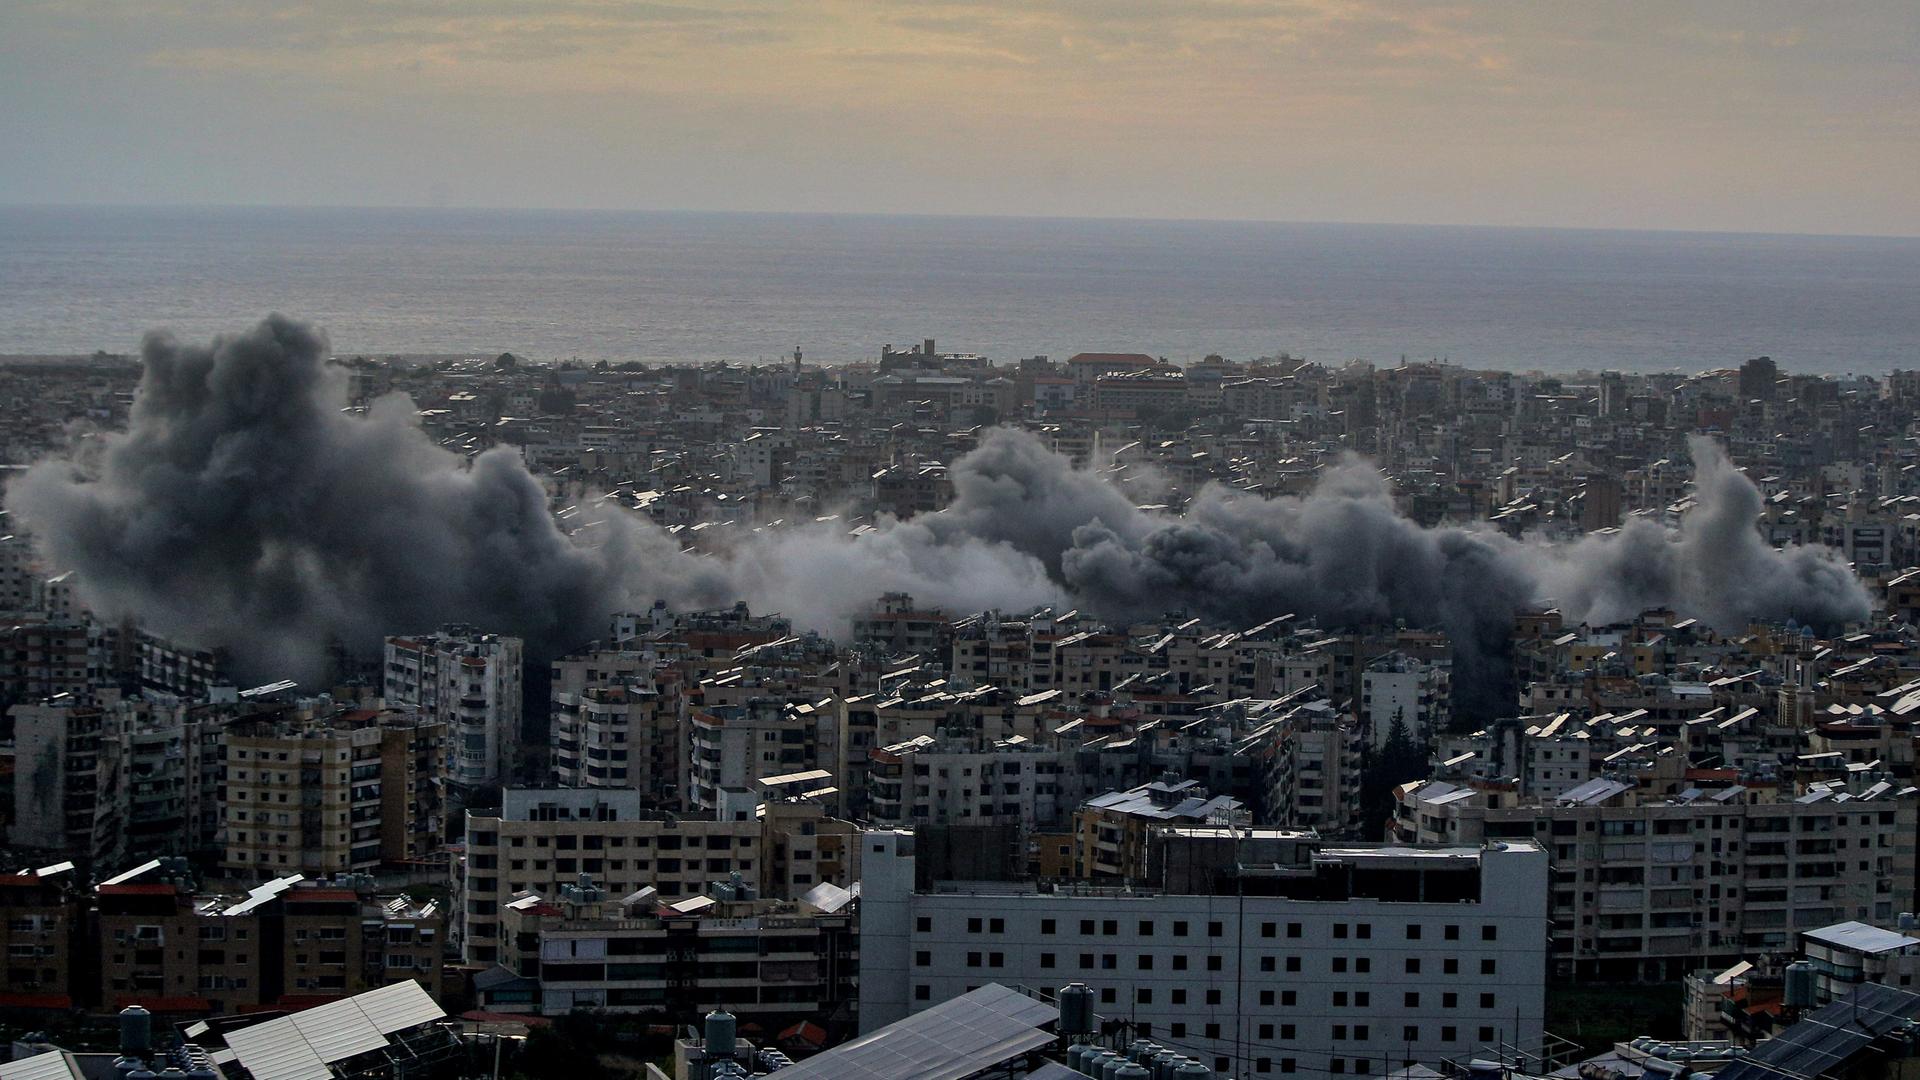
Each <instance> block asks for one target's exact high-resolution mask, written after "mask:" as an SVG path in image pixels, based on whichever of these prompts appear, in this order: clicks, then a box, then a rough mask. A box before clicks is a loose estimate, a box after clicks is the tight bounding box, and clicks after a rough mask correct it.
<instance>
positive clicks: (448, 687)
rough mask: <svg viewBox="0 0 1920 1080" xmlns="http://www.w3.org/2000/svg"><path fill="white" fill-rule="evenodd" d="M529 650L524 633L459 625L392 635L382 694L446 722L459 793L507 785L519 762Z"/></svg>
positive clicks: (449, 761)
mask: <svg viewBox="0 0 1920 1080" xmlns="http://www.w3.org/2000/svg"><path fill="white" fill-rule="evenodd" d="M523 651H524V650H523V648H522V643H521V641H520V639H519V638H514V637H503V636H501V635H499V634H484V633H480V632H478V631H476V630H473V629H471V628H468V627H460V626H449V627H446V628H445V629H443V630H441V631H440V632H439V633H435V634H424V635H417V636H412V637H390V638H388V639H387V640H386V663H385V665H384V667H383V669H382V671H383V679H382V690H381V693H382V694H383V695H384V697H385V698H386V701H387V703H388V704H389V705H392V706H395V707H397V708H404V709H410V710H413V711H415V712H418V713H420V714H421V715H422V716H425V717H427V718H428V719H431V720H436V721H438V722H440V723H443V724H445V725H446V731H447V737H448V739H449V740H450V742H449V746H448V749H447V754H446V769H447V781H448V782H449V783H450V784H452V785H453V786H454V787H455V788H456V789H458V790H460V791H471V790H473V789H474V788H477V787H480V786H481V785H484V784H498V783H505V782H507V781H508V780H510V779H512V778H513V776H514V770H515V767H516V766H517V765H518V764H519V763H520V761H521V750H522V746H521V739H520V712H521V705H522V700H521V699H522V688H521V671H520V666H521V661H522V653H523Z"/></svg>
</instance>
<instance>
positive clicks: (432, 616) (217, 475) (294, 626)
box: [8, 316, 730, 678]
mask: <svg viewBox="0 0 1920 1080" xmlns="http://www.w3.org/2000/svg"><path fill="white" fill-rule="evenodd" d="M325 351H326V350H325V342H324V340H323V339H322V338H321V336H320V335H319V334H318V333H316V332H315V331H314V330H312V329H310V328H309V327H307V326H305V325H303V324H301V323H297V322H294V321H292V320H289V319H285V318H282V317H279V316H273V317H270V318H268V319H267V320H266V321H264V322H262V323H261V324H259V325H258V326H256V327H254V328H253V329H252V330H249V331H247V332H246V333H244V334H239V335H234V336H229V337H222V338H219V339H217V340H215V341H214V342H213V344H212V345H210V346H199V345H184V344H181V343H180V342H178V341H175V340H174V339H173V338H171V337H169V336H167V335H164V334H152V335H149V336H148V337H147V339H146V341H145V344H144V347H143V359H144V363H145V372H144V374H143V376H142V378H141V383H140V389H139V396H138V398H137V399H136V401H135V403H134V406H133V409H132V413H131V416H130V419H129V424H128V428H127V430H126V432H124V433H122V434H118V435H111V436H107V437H106V438H105V445H104V448H103V449H102V450H101V451H100V453H99V454H98V456H97V460H93V461H90V462H88V463H86V464H84V465H83V464H81V463H78V462H74V461H65V460H56V461H48V462H44V463H41V464H39V465H36V466H35V467H34V468H32V469H31V470H29V471H28V472H27V473H26V474H25V475H24V476H23V477H21V478H20V479H19V480H17V481H15V482H14V484H13V485H12V486H11V487H10V488H9V491H8V505H9V506H11V507H12V508H13V509H15V510H16V511H17V512H18V513H19V514H20V516H21V517H22V518H23V519H25V520H26V521H27V523H28V524H29V526H30V528H31V529H32V531H33V533H34V535H35V536H36V538H37V541H38V542H39V544H40V545H41V547H42V549H43V551H44V552H45V553H46V554H47V556H48V558H49V561H50V562H52V563H53V564H54V565H55V566H56V567H57V568H58V569H61V570H67V569H72V570H78V571H79V572H80V582H81V589H82V591H83V593H84V594H85V596H86V599H87V600H88V602H89V604H90V605H91V606H92V607H93V608H94V610H96V611H100V612H102V613H103V614H107V615H110V616H114V617H118V616H121V615H134V616H138V617H139V618H141V619H142V620H143V621H144V623H145V625H147V626H148V627H149V628H151V629H153V630H155V631H156V632H159V633H161V634H165V635H167V636H170V637H175V638H178V639H181V640H184V641H189V642H193V643H195V644H198V645H201V646H206V647H224V648H227V649H229V650H231V651H232V653H233V654H234V656H235V659H236V660H237V661H238V662H240V664H241V665H242V668H243V670H244V671H246V672H249V673H252V674H257V675H261V676H274V675H279V674H291V675H296V676H301V677H307V678H311V677H313V676H315V675H316V674H317V673H318V670H319V665H320V658H321V657H322V656H323V655H324V647H325V645H326V644H327V643H328V642H329V641H331V640H335V639H338V640H341V641H344V642H346V643H348V644H350V645H354V646H357V647H360V648H363V649H364V648H369V647H374V646H377V644H378V642H379V639H380V637H381V635H383V634H387V633H396V632H403V631H418V630H421V629H430V628H433V627H437V626H439V625H440V624H442V623H445V622H452V621H461V622H472V623H474V624H477V625H480V626H483V627H486V628H490V629H497V630H500V631H503V632H513V633H518V634H521V635H523V636H525V637H526V638H527V639H528V640H529V641H530V642H531V643H532V644H533V646H534V647H535V648H536V649H538V648H541V647H543V646H545V647H553V646H561V645H564V644H565V643H569V642H575V641H579V640H583V639H587V638H592V637H595V636H598V635H599V634H600V633H601V632H602V628H603V627H604V625H605V617H606V615H607V613H608V612H609V611H612V610H614V609H616V608H619V607H627V606H632V605H636V604H642V603H650V602H651V600H652V598H653V597H655V596H659V597H663V598H667V599H669V600H671V601H673V602H676V603H700V604H707V603H720V602H723V601H725V602H730V600H729V589H728V588H727V587H726V586H725V582H724V579H722V578H720V577H719V576H717V575H716V574H715V573H714V572H713V570H711V569H710V568H708V567H705V566H704V565H702V564H701V563H700V562H699V561H698V560H695V559H692V558H690V557H687V556H684V555H682V554H681V553H680V550H679V546H678V545H677V544H676V543H674V542H673V541H672V540H671V538H669V537H668V536H666V535H665V534H664V533H662V532H661V531H659V530H657V529H654V528H652V527H650V526H646V525H644V524H641V523H639V522H636V521H633V520H630V519H628V518H625V517H622V516H619V515H614V516H612V517H610V518H609V519H608V520H607V521H606V522H605V523H603V525H602V526H600V527H598V528H596V529H594V530H593V539H592V544H591V545H588V544H583V543H577V542H575V539H574V538H571V537H569V536H567V535H566V534H565V533H563V532H562V531H561V530H560V529H559V527H558V526H557V525H556V524H555V522H554V518H553V516H552V514H551V513H549V511H548V506H547V498H546V494H545V492H544V491H543V489H542V487H541V485H540V482H539V481H538V480H537V479H535V478H534V477H533V476H532V475H531V474H530V473H529V472H528V471H527V470H526V468H525V466H524V464H523V463H522V462H521V461H520V460H519V458H517V457H516V456H515V455H514V454H513V453H512V452H511V451H509V450H506V449H496V450H491V451H488V452H486V453H483V454H481V455H479V456H478V457H476V458H474V459H473V460H472V461H471V463H468V462H466V461H465V460H463V459H461V458H460V457H458V456H456V455H454V454H452V453H450V452H448V451H446V450H444V449H442V448H440V447H438V446H436V445H434V444H433V443H432V442H431V441H430V440H429V439H428V438H427V437H426V436H425V434H424V433H422V431H421V430H420V428H419V427H418V425H417V423H416V422H415V416H414V408H413V405H412V403H411V402H409V401H407V400H406V399H405V398H404V397H398V396H393V397H388V398H386V399H383V400H381V401H379V402H376V403H375V404H374V405H373V406H372V407H371V409H370V410H369V411H368V413H367V415H366V416H364V417H358V416H353V415H350V414H348V413H345V412H343V411H342V409H343V406H344V405H345V404H346V389H345V383H344V379H343V377H342V376H341V375H340V373H339V372H338V371H337V370H336V369H334V368H332V367H330V366H329V365H327V364H326V363H325V362H324V356H325Z"/></svg>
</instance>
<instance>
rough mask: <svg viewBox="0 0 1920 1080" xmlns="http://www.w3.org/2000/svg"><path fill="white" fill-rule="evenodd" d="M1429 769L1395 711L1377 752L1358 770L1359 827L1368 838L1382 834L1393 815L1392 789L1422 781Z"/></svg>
mask: <svg viewBox="0 0 1920 1080" xmlns="http://www.w3.org/2000/svg"><path fill="white" fill-rule="evenodd" d="M1431 768H1432V766H1431V765H1430V764H1429V763H1428V761H1427V748H1426V747H1425V746H1423V745H1421V744H1420V743H1417V742H1415V741H1414V740H1413V734H1412V733H1411V732H1409V731H1408V730H1407V723H1406V719H1405V718H1404V717H1403V716H1402V715H1401V711H1400V710H1399V709H1395V710H1394V711H1393V721H1392V723H1390V724H1389V725H1388V726H1387V738H1386V741H1385V742H1384V743H1382V744H1381V746H1380V749H1378V750H1375V751H1371V752H1369V754H1368V760H1367V763H1366V765H1365V766H1363V767H1362V768H1361V770H1360V818H1361V828H1363V829H1364V830H1366V835H1367V836H1369V837H1378V836H1381V835H1382V834H1383V830H1385V828H1386V825H1387V819H1388V818H1390V817H1392V816H1393V789H1394V788H1397V787H1399V786H1400V785H1401V784H1405V783H1408V782H1410V781H1414V780H1424V779H1426V778H1427V775H1428V773H1429V772H1430V771H1431Z"/></svg>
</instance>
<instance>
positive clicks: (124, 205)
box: [0, 200, 1920, 241]
mask: <svg viewBox="0 0 1920 1080" xmlns="http://www.w3.org/2000/svg"><path fill="white" fill-rule="evenodd" d="M6 210H278V211H305V210H345V211H362V212H386V211H398V210H409V211H426V212H434V213H450V214H454V213H489V214H516V213H518V214H656V215H685V216H695V215H711V216H717V217H822V218H832V217H854V218H880V219H909V220H910V219H931V220H942V221H1065V222H1127V223H1137V224H1173V225H1182V224H1193V225H1288V226H1313V227H1330V228H1338V227H1347V228H1386V229H1460V230H1490V231H1492V230H1498V231H1507V232H1581V233H1650V234H1662V235H1676V236H1752V237H1780V238H1802V239H1834V240H1895V241H1899V240H1920V233H1903V232H1886V233H1863V232H1817V231H1813V230H1779V229H1771V230H1754V229H1713V228H1678V227H1671V226H1647V225H1521V224H1512V223H1507V224H1495V223H1488V222H1458V221H1452V222H1446V221H1385V220H1353V219H1327V218H1259V217H1204V216H1201V217H1194V216H1188V217H1155V216H1138V215H1128V214H1017V213H968V212H962V211H940V210H820V209H801V210H766V209H743V208H737V207H735V208H694V207H640V206H509V205H499V204H473V205H436V204H432V203H271V202H228V203H215V202H187V201H180V202H153V203H138V202H107V201H99V202H13V201H3V200H0V211H6Z"/></svg>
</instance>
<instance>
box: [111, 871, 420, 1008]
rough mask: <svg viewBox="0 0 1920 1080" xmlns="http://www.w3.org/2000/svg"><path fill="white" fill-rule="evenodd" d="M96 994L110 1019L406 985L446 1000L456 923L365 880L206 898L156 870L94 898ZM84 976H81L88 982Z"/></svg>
mask: <svg viewBox="0 0 1920 1080" xmlns="http://www.w3.org/2000/svg"><path fill="white" fill-rule="evenodd" d="M94 894H95V895H94V899H93V908H92V911H91V913H90V918H91V927H92V929H93V935H92V942H91V944H92V945H93V946H94V947H96V948H97V950H98V955H97V956H95V957H93V958H92V960H93V961H94V962H93V963H92V964H91V965H89V966H90V967H91V968H92V970H93V972H94V976H93V977H94V978H96V979H97V984H96V985H94V986H91V987H86V988H85V990H86V991H88V992H89V1000H90V1001H91V1002H93V1003H94V1004H96V1005H98V1006H99V1007H101V1008H106V1009H115V1010H118V1009H121V1008H125V1007H126V1006H129V1005H141V1006H144V1007H145V1008H147V1009H149V1010H152V1011H154V1012H166V1013H207V1014H215V1015H218V1014H222V1013H230V1012H239V1011H245V1010H249V1009H258V1008H272V1007H291V1008H299V1007H305V1006H308V1005H314V1004H319V1003H320V1002H321V1001H324V1000H331V999H333V998H336V997H341V996H344V995H347V994H354V993H359V992H361V991H364V990H369V989H373V988H376V987H380V986H386V985H388V984H391V983H395V982H399V981H402V980H408V979H410V980H413V981H416V982H419V983H420V984H421V985H422V986H424V987H425V988H426V989H427V992H428V993H430V994H438V993H439V992H440V989H441V946H442V945H443V944H444V941H445V923H446V916H445V913H444V912H443V911H441V910H440V909H439V908H438V907H437V906H436V905H435V904H433V903H432V902H420V901H415V900H411V899H409V898H407V897H405V896H401V895H380V894H378V893H376V892H375V891H374V889H373V887H372V884H371V881H370V880H369V879H365V878H351V877H349V878H343V879H340V880H337V881H331V882H327V881H320V882H304V881H300V880H298V878H297V877H296V876H293V875H289V876H287V877H282V878H276V879H273V880H270V881H267V882H264V883H262V884H260V885H258V886H256V887H255V888H253V889H252V890H250V891H248V892H247V893H244V894H228V893H208V892H197V891H195V890H194V889H193V888H192V887H191V885H190V884H189V883H188V882H186V881H185V880H184V879H182V878H178V877H169V876H167V875H166V873H165V871H164V868H160V867H157V866H155V865H154V864H152V863H149V864H146V865H145V866H142V867H137V868H135V869H134V870H132V871H130V872H129V873H126V874H122V875H119V876H117V877H115V878H113V879H110V880H109V881H107V882H103V883H102V884H101V885H99V886H98V887H96V889H95V890H94ZM82 970H83V969H78V968H77V969H76V972H75V974H76V975H79V974H82Z"/></svg>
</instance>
